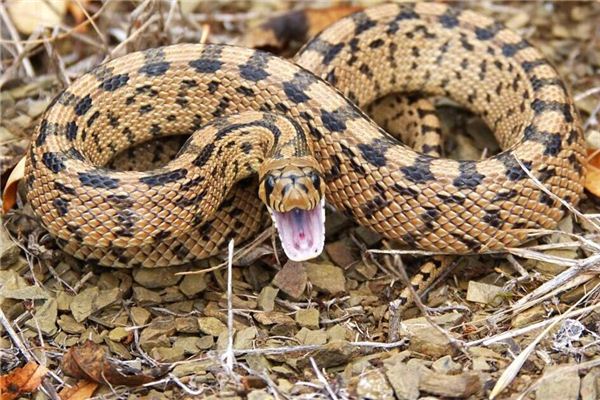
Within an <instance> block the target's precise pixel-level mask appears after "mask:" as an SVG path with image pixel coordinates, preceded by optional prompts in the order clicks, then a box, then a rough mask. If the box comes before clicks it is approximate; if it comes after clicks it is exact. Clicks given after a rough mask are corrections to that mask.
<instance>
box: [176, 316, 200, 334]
mask: <svg viewBox="0 0 600 400" xmlns="http://www.w3.org/2000/svg"><path fill="white" fill-rule="evenodd" d="M175 329H176V330H177V332H181V333H198V332H200V327H199V326H198V318H195V317H180V318H175Z"/></svg>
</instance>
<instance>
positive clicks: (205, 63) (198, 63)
mask: <svg viewBox="0 0 600 400" xmlns="http://www.w3.org/2000/svg"><path fill="white" fill-rule="evenodd" d="M222 66H223V63H222V62H221V61H219V60H214V59H209V58H199V59H197V60H194V61H190V67H192V68H194V69H195V70H196V72H199V73H201V74H212V73H214V72H217V71H218V70H220V69H221V67H222Z"/></svg>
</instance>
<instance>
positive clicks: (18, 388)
mask: <svg viewBox="0 0 600 400" xmlns="http://www.w3.org/2000/svg"><path fill="white" fill-rule="evenodd" d="M50 3H52V4H53V6H54V11H51V10H47V9H46V8H47V6H46V5H45V4H46V3H43V2H42V1H41V0H40V1H37V0H31V1H27V0H26V1H22V2H21V6H22V5H23V4H25V8H24V9H21V10H17V9H15V7H17V5H16V4H17V2H16V1H15V0H8V1H6V2H4V3H2V4H0V18H2V24H1V27H2V50H3V51H2V75H1V76H0V86H1V87H2V94H1V97H0V106H1V110H2V116H1V123H0V166H1V168H2V174H3V175H2V178H3V179H2V181H3V182H6V179H7V177H8V174H9V172H10V171H11V170H12V169H13V167H14V166H15V165H16V164H17V162H18V161H19V160H20V159H21V157H22V156H23V154H24V153H25V150H26V148H27V146H28V143H29V141H30V138H31V136H32V134H33V132H34V130H35V127H36V124H37V123H38V121H39V117H40V115H41V113H42V112H43V110H44V109H45V108H46V106H47V105H48V103H49V102H50V100H51V99H52V97H53V96H54V95H56V94H57V93H58V92H59V91H60V90H61V89H62V88H64V87H65V86H66V85H67V84H68V83H69V82H71V81H72V80H73V79H74V78H76V77H77V76H79V75H80V74H82V73H83V72H85V71H87V70H89V69H90V68H91V67H93V66H94V65H97V64H98V63H100V62H101V61H102V60H104V59H107V58H114V57H117V56H119V55H123V54H126V53H128V52H131V51H135V50H140V49H146V48H150V47H155V46H159V45H164V44H170V43H179V42H212V43H238V44H241V45H245V46H252V47H262V48H266V49H268V50H270V51H274V52H277V53H279V54H282V55H283V56H290V55H292V54H293V53H294V51H295V50H296V49H297V48H298V47H299V46H300V45H301V44H302V42H303V41H304V40H306V38H305V37H304V36H305V35H311V34H314V33H316V32H318V31H319V30H320V29H321V28H322V27H324V26H326V25H328V24H330V23H332V22H333V21H335V19H337V18H339V17H341V16H342V15H344V14H347V13H348V12H350V11H352V10H354V9H355V7H361V6H364V4H362V3H361V2H357V3H353V5H352V7H351V6H348V5H347V4H345V3H334V4H331V3H330V2H318V3H310V2H302V3H298V4H295V3H287V2H285V3H284V2H281V3H280V2H276V1H263V2H260V1H253V2H239V3H231V4H223V3H218V2H200V1H196V0H189V1H185V2H184V3H183V4H181V7H180V5H179V3H178V2H176V1H162V2H160V1H156V2H154V1H144V2H127V1H111V0H107V1H105V2H102V3H101V2H98V1H92V0H53V1H51V2H50ZM365 3H366V2H365ZM458 6H461V7H475V8H476V11H479V12H481V13H483V14H486V15H490V16H493V17H494V18H497V19H498V20H500V21H502V22H504V23H505V24H507V25H508V26H509V27H511V28H513V29H515V30H517V31H518V32H519V33H521V34H522V35H523V36H525V37H526V38H527V39H529V40H530V41H531V42H532V43H534V44H535V45H536V46H538V47H539V48H540V49H541V50H542V52H543V53H544V54H545V55H546V56H547V57H548V58H549V59H550V60H551V61H552V62H553V63H554V65H556V67H557V68H558V70H559V72H560V74H561V75H562V77H563V78H564V79H565V81H566V82H567V86H568V87H569V88H570V91H571V93H572V95H573V97H574V99H575V104H576V107H577V109H578V110H579V113H580V115H581V117H582V121H583V126H584V131H585V134H586V139H587V144H588V146H589V148H590V149H593V148H599V147H600V128H599V123H598V119H597V118H598V113H599V111H600V4H599V3H576V2H571V3H552V2H547V3H518V2H503V3H493V2H482V3H480V4H479V5H477V6H475V4H474V3H471V4H459V5H458ZM306 7H309V8H310V7H312V8H318V10H315V9H313V10H308V11H306V12H304V13H295V14H294V13H292V14H286V15H287V18H289V19H287V20H285V21H286V22H284V23H277V22H273V21H278V20H272V19H271V20H269V18H272V17H273V16H274V13H276V12H285V11H289V10H290V9H294V10H301V9H303V8H306ZM31 11H34V12H33V13H32V12H31ZM182 11H183V12H182ZM57 15H58V16H57ZM28 16H32V19H28V18H27V17H28ZM40 20H44V21H46V22H51V21H54V28H46V29H37V28H36V27H37V26H38V23H39V22H40ZM265 20H267V21H271V23H270V24H267V25H266V26H265V25H263V23H264V22H265ZM32 21H33V22H32ZM279 21H280V22H281V20H279ZM269 27H271V28H277V27H279V28H281V27H284V28H287V29H283V30H282V32H286V33H287V34H289V35H291V37H287V38H285V40H283V39H282V36H281V34H279V35H278V34H277V32H276V31H273V30H272V29H270V28H269ZM292 28H293V29H292ZM288 39H289V40H288ZM438 110H439V111H440V114H441V116H442V119H443V121H444V138H445V141H446V142H447V143H446V144H447V146H446V152H447V154H448V155H449V156H450V157H454V158H471V159H477V158H480V157H481V156H482V153H484V152H485V153H488V154H489V152H493V151H495V149H496V148H497V144H496V143H495V141H494V139H493V136H492V135H490V134H485V135H482V134H481V132H482V131H484V130H485V127H483V126H482V124H481V122H480V120H478V119H477V118H475V117H473V116H472V115H470V114H469V113H467V112H462V111H458V110H456V109H455V108H454V105H453V104H452V103H451V102H448V101H442V102H440V103H439V104H438ZM590 168H593V165H591V166H590ZM17 175H18V174H17ZM599 176H600V175H599ZM3 184H4V183H3ZM588 185H589V187H588V191H586V193H585V195H584V199H583V200H582V202H581V203H580V204H579V205H578V206H577V208H576V210H575V211H576V212H574V213H571V214H570V215H569V216H567V217H566V218H565V219H564V220H562V221H560V224H559V227H558V229H557V230H556V231H555V232H552V233H551V234H545V235H540V236H539V237H537V238H535V239H532V240H531V241H530V242H528V243H527V244H526V245H524V246H523V247H522V248H520V249H514V250H512V251H510V252H507V253H503V254H495V255H487V256H461V257H451V258H446V259H444V262H447V263H448V264H449V265H450V267H449V269H448V271H447V273H446V274H444V275H442V276H441V277H440V278H438V279H437V280H436V282H435V283H434V285H433V286H432V288H431V289H430V290H429V291H428V292H427V293H426V294H425V296H424V297H423V302H422V304H419V305H418V306H414V305H412V306H410V307H409V308H408V309H407V310H404V309H403V308H402V307H401V306H400V304H399V302H398V299H399V296H400V294H401V292H402V290H403V288H404V286H405V285H404V283H403V282H404V280H403V271H404V270H406V272H407V273H408V275H409V276H410V275H412V274H414V272H415V270H416V269H418V267H419V266H421V265H422V264H424V263H426V262H427V260H428V258H427V256H426V255H423V254H421V253H419V252H417V251H414V249H408V250H406V249H405V248H403V247H401V246H400V245H399V244H398V243H394V242H390V241H383V240H381V238H380V237H379V236H378V235H375V234H373V233H370V232H368V231H367V230H366V229H364V228H361V227H358V226H356V225H354V224H353V223H352V222H351V221H349V220H347V219H346V218H345V217H343V216H341V215H340V214H337V213H334V212H330V213H328V218H327V245H326V251H325V253H324V254H323V255H322V256H321V257H320V258H318V259H317V260H313V261H311V262H305V263H294V262H289V261H287V262H286V260H285V258H284V257H283V256H282V253H281V250H280V249H278V248H277V247H276V248H274V247H273V241H272V240H271V237H272V232H271V230H270V229H267V230H266V231H265V232H264V234H262V235H260V236H259V237H257V239H256V240H255V241H254V242H253V243H251V244H248V245H246V246H244V247H241V246H240V247H239V248H237V249H235V251H236V252H240V251H241V252H242V254H241V255H240V256H239V257H236V261H235V262H234V264H233V267H231V266H230V265H228V263H227V262H226V258H213V259H209V260H206V261H204V262H202V263H199V264H198V265H194V266H190V267H177V268H166V269H153V270H143V269H134V270H115V269H107V268H100V267H94V266H90V265H85V263H82V262H80V261H77V260H75V259H73V258H70V257H68V256H66V255H64V254H63V253H61V252H60V251H59V250H58V248H57V247H56V244H55V243H54V241H53V240H52V238H50V237H49V236H48V235H47V234H46V233H45V232H44V231H43V230H42V229H41V228H40V227H39V225H38V224H37V223H36V221H35V219H34V218H32V216H33V214H32V212H31V208H30V207H29V205H28V204H26V203H25V202H24V197H23V196H22V194H23V188H21V191H20V192H18V193H17V194H16V195H8V197H9V198H13V199H14V200H16V203H17V204H16V205H15V206H14V207H13V208H12V210H10V211H9V212H8V213H6V214H5V215H4V216H3V217H2V221H3V227H2V228H1V230H0V235H1V237H0V239H1V241H0V243H1V244H0V263H1V267H0V310H1V313H0V322H1V323H2V326H3V328H4V329H2V330H0V355H1V357H2V363H1V365H0V375H2V380H0V390H6V391H7V392H0V396H1V398H2V399H5V398H16V397H18V396H19V395H20V393H22V394H21V395H22V396H30V397H34V398H40V399H41V398H45V397H50V398H56V396H59V395H58V394H57V393H59V392H60V397H61V398H63V399H67V398H86V397H89V396H92V395H93V396H101V397H102V398H126V397H139V396H141V397H144V398H148V399H150V398H152V399H159V398H181V397H195V396H206V397H208V396H214V397H221V398H251V399H268V398H333V399H336V398H339V399H343V398H372V399H379V398H389V399H393V398H397V399H417V398H422V399H426V398H427V399H435V398H438V399H441V398H450V397H460V398H468V399H483V398H489V397H490V396H491V395H492V394H493V395H495V396H496V398H498V399H518V398H524V399H534V398H535V399H550V400H551V399H573V400H576V399H582V400H592V399H597V398H600V291H599V288H600V278H599V277H598V271H600V269H599V268H600V244H599V243H600V240H599V237H600V229H599V228H598V226H599V225H600V218H599V216H600V201H599V200H598V198H597V197H596V196H595V195H594V194H593V193H592V192H594V191H595V193H596V194H598V192H599V190H597V188H596V189H594V182H588ZM5 196H6V195H5ZM6 199H7V197H5V200H4V201H5V205H6V201H7V200H6ZM276 246H278V245H276ZM390 249H391V250H396V249H400V250H402V251H401V252H397V253H395V254H392V255H389V254H381V253H377V252H376V251H377V250H390ZM224 250H225V251H226V249H224ZM373 250H375V251H373ZM236 254H238V253H236ZM187 271H193V272H195V273H194V274H189V275H181V274H178V273H182V272H187ZM10 384H12V385H10ZM9 391H12V392H9ZM29 393H33V394H29ZM5 396H7V397H5Z"/></svg>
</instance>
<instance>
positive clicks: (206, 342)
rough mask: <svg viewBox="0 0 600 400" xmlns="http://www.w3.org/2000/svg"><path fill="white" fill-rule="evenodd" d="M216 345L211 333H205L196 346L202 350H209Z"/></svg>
mask: <svg viewBox="0 0 600 400" xmlns="http://www.w3.org/2000/svg"><path fill="white" fill-rule="evenodd" d="M214 345H215V339H214V338H213V337H212V336H210V335H205V336H202V337H201V338H200V340H199V341H198V342H197V343H196V346H197V347H198V348H199V349H200V350H208V349H211V348H212V347H213V346H214Z"/></svg>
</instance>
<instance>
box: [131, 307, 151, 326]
mask: <svg viewBox="0 0 600 400" xmlns="http://www.w3.org/2000/svg"><path fill="white" fill-rule="evenodd" d="M150 316H151V314H150V311H148V310H146V309H145V308H143V307H131V320H132V322H133V323H134V324H135V325H138V326H141V325H146V324H147V323H148V321H149V320H150Z"/></svg>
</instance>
